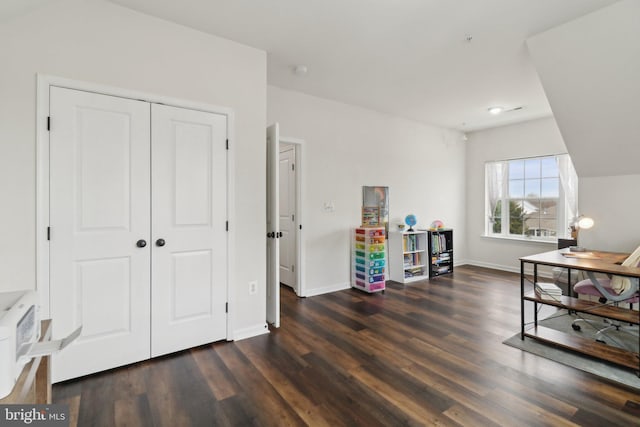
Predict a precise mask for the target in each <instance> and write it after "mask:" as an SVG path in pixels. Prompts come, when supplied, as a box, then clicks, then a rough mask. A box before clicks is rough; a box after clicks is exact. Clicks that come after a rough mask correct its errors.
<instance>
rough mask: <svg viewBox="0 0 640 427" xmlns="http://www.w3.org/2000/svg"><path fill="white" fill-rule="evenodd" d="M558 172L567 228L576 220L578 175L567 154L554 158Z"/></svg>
mask: <svg viewBox="0 0 640 427" xmlns="http://www.w3.org/2000/svg"><path fill="white" fill-rule="evenodd" d="M556 159H557V161H558V171H559V172H560V185H561V186H562V191H563V192H564V197H565V200H566V206H567V221H568V224H567V227H568V226H569V225H570V224H573V222H574V221H575V220H576V219H577V218H578V175H577V174H576V170H575V169H574V167H573V163H572V162H571V157H569V155H568V154H561V155H559V156H557V157H556Z"/></svg>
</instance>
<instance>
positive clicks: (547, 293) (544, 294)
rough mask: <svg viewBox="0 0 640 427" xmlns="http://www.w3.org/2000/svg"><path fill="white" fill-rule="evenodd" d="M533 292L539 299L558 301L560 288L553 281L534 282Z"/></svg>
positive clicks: (560, 292) (560, 293) (560, 294)
mask: <svg viewBox="0 0 640 427" xmlns="http://www.w3.org/2000/svg"><path fill="white" fill-rule="evenodd" d="M535 293H536V295H537V296H538V298H540V299H546V300H554V301H559V300H560V297H561V296H562V289H560V288H559V287H558V286H557V285H556V284H555V283H545V282H536V285H535Z"/></svg>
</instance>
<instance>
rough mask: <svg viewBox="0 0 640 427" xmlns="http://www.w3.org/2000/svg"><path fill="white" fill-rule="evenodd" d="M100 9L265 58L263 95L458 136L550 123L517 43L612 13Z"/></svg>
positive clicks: (374, 2) (171, 4)
mask: <svg viewBox="0 0 640 427" xmlns="http://www.w3.org/2000/svg"><path fill="white" fill-rule="evenodd" d="M110 1H112V2H114V3H118V4H121V5H123V6H126V7H130V8H132V9H135V10H138V11H141V12H144V13H147V14H150V15H154V16H157V17H160V18H163V19H166V20H169V21H173V22H177V23H180V24H183V25H186V26H189V27H193V28H196V29H199V30H202V31H205V32H208V33H211V34H215V35H218V36H221V37H224V38H227V39H231V40H235V41H238V42H240V43H243V44H247V45H250V46H254V47H256V48H259V49H263V50H265V51H267V52H268V77H267V78H268V82H269V84H272V85H275V86H279V87H282V88H287V89H292V90H297V91H301V92H305V93H308V94H311V95H315V96H319V97H323V98H329V99H333V100H337V101H342V102H345V103H349V104H355V105H360V106H363V107H366V108H370V109H373V110H377V111H382V112H387V113H390V114H393V115H396V116H400V117H405V118H409V119H414V120H417V121H421V122H426V123H432V124H436V125H440V126H445V127H450V128H457V129H460V130H465V131H470V130H474V129H480V128H485V127H492V126H496V125H501V124H506V123H510V122H517V121H523V120H528V119H532V118H536V117H542V116H548V115H550V114H551V110H550V108H549V104H548V102H547V99H546V97H545V94H544V91H543V88H542V86H541V84H540V81H539V79H538V76H537V74H536V70H535V68H534V66H533V64H532V62H531V60H530V58H529V55H528V52H527V49H526V46H525V40H526V39H527V38H528V37H529V36H531V35H534V34H537V33H539V32H541V31H544V30H547V29H549V28H552V27H555V26H557V25H559V24H562V23H564V22H567V21H570V20H572V19H574V18H576V17H579V16H582V15H584V14H586V13H589V12H591V11H594V10H597V9H599V8H602V7H605V6H607V5H609V4H612V3H614V2H615V1H614V0H446V1H445V0H233V1H229V0H227V1H222V0H181V1H175V0H110ZM467 34H469V35H471V36H472V37H473V38H472V40H471V42H466V41H465V37H466V35H467ZM296 64H304V65H306V66H307V67H308V70H309V71H308V73H307V75H305V76H303V77H300V76H296V75H295V74H294V73H293V72H292V67H293V66H294V65H296ZM492 105H500V106H504V107H507V108H515V107H520V106H522V107H524V108H523V109H522V110H520V111H513V112H510V113H506V114H503V115H501V116H498V117H496V116H491V115H489V114H488V113H487V108H488V107H489V106H492Z"/></svg>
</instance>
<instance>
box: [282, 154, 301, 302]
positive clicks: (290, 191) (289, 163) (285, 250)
mask: <svg viewBox="0 0 640 427" xmlns="http://www.w3.org/2000/svg"><path fill="white" fill-rule="evenodd" d="M295 158H296V152H295V146H293V145H286V146H284V147H280V166H279V167H280V169H279V175H280V176H279V177H278V178H279V180H280V199H279V203H280V206H279V210H280V223H279V225H280V232H281V233H282V236H281V237H280V283H283V284H285V285H287V286H289V287H291V288H293V289H294V291H295V292H296V293H298V287H297V280H296V274H295V263H296V229H295V224H296V223H295V214H296V176H295V174H296V170H295Z"/></svg>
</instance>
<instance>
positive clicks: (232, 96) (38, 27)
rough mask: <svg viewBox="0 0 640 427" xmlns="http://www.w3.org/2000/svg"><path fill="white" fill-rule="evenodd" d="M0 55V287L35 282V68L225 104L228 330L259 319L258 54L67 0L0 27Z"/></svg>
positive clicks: (262, 73) (261, 103) (108, 7)
mask: <svg viewBox="0 0 640 427" xmlns="http://www.w3.org/2000/svg"><path fill="white" fill-rule="evenodd" d="M0 58H2V66H0V94H1V96H0V195H1V196H2V201H1V202H0V236H1V238H0V290H9V289H30V288H34V286H35V285H36V283H35V277H36V272H35V212H36V193H35V189H36V168H35V138H36V136H35V135H36V133H35V115H36V73H44V74H50V75H55V76H59V77H66V78H71V79H77V80H83V81H87V82H94V83H99V84H103V85H110V86H115V87H120V88H125V89H132V90H136V91H143V92H148V93H152V94H157V95H164V96H169V97H175V98H181V99H186V100H192V101H198V102H203V103H208V104H213V105H220V106H224V107H230V108H232V109H234V111H235V118H236V123H235V136H236V146H235V147H234V148H235V150H236V165H235V185H236V195H237V196H236V201H235V212H236V216H235V218H231V227H233V228H235V233H236V237H237V241H236V242H235V248H236V249H235V258H236V259H237V260H238V263H237V265H238V266H237V268H235V269H234V271H232V272H231V273H232V274H233V275H234V276H235V281H234V282H233V283H231V292H234V293H235V297H236V313H235V329H236V330H241V331H247V330H252V328H260V327H261V326H263V325H264V320H265V314H266V313H265V311H266V309H265V290H266V288H265V283H264V279H265V271H266V265H265V244H264V235H265V222H264V221H263V218H264V212H265V201H266V196H265V189H264V176H265V148H264V144H265V143H264V132H265V123H266V54H265V53H264V52H262V51H259V50H256V49H253V48H249V47H246V46H242V45H239V44H237V43H233V42H230V41H227V40H223V39H220V38H217V37H213V36H210V35H207V34H204V33H201V32H197V31H194V30H190V29H187V28H185V27H181V26H179V25H175V24H172V23H169V22H166V21H162V20H159V19H156V18H151V17H148V16H145V15H142V14H139V13H137V12H133V11H130V10H129V9H125V8H122V7H119V6H116V5H113V4H111V3H106V2H103V1H101V0H86V1H82V0H70V1H58V2H55V4H53V5H50V6H46V7H44V8H42V9H39V10H37V11H36V12H34V13H32V14H29V15H26V16H23V17H20V18H16V19H14V20H10V21H8V22H5V23H3V24H2V25H0ZM256 218H258V220H256ZM245 260H251V262H245ZM250 280H258V281H259V289H260V291H259V292H258V294H257V295H251V296H249V294H248V285H247V283H248V282H249V281H250Z"/></svg>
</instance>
